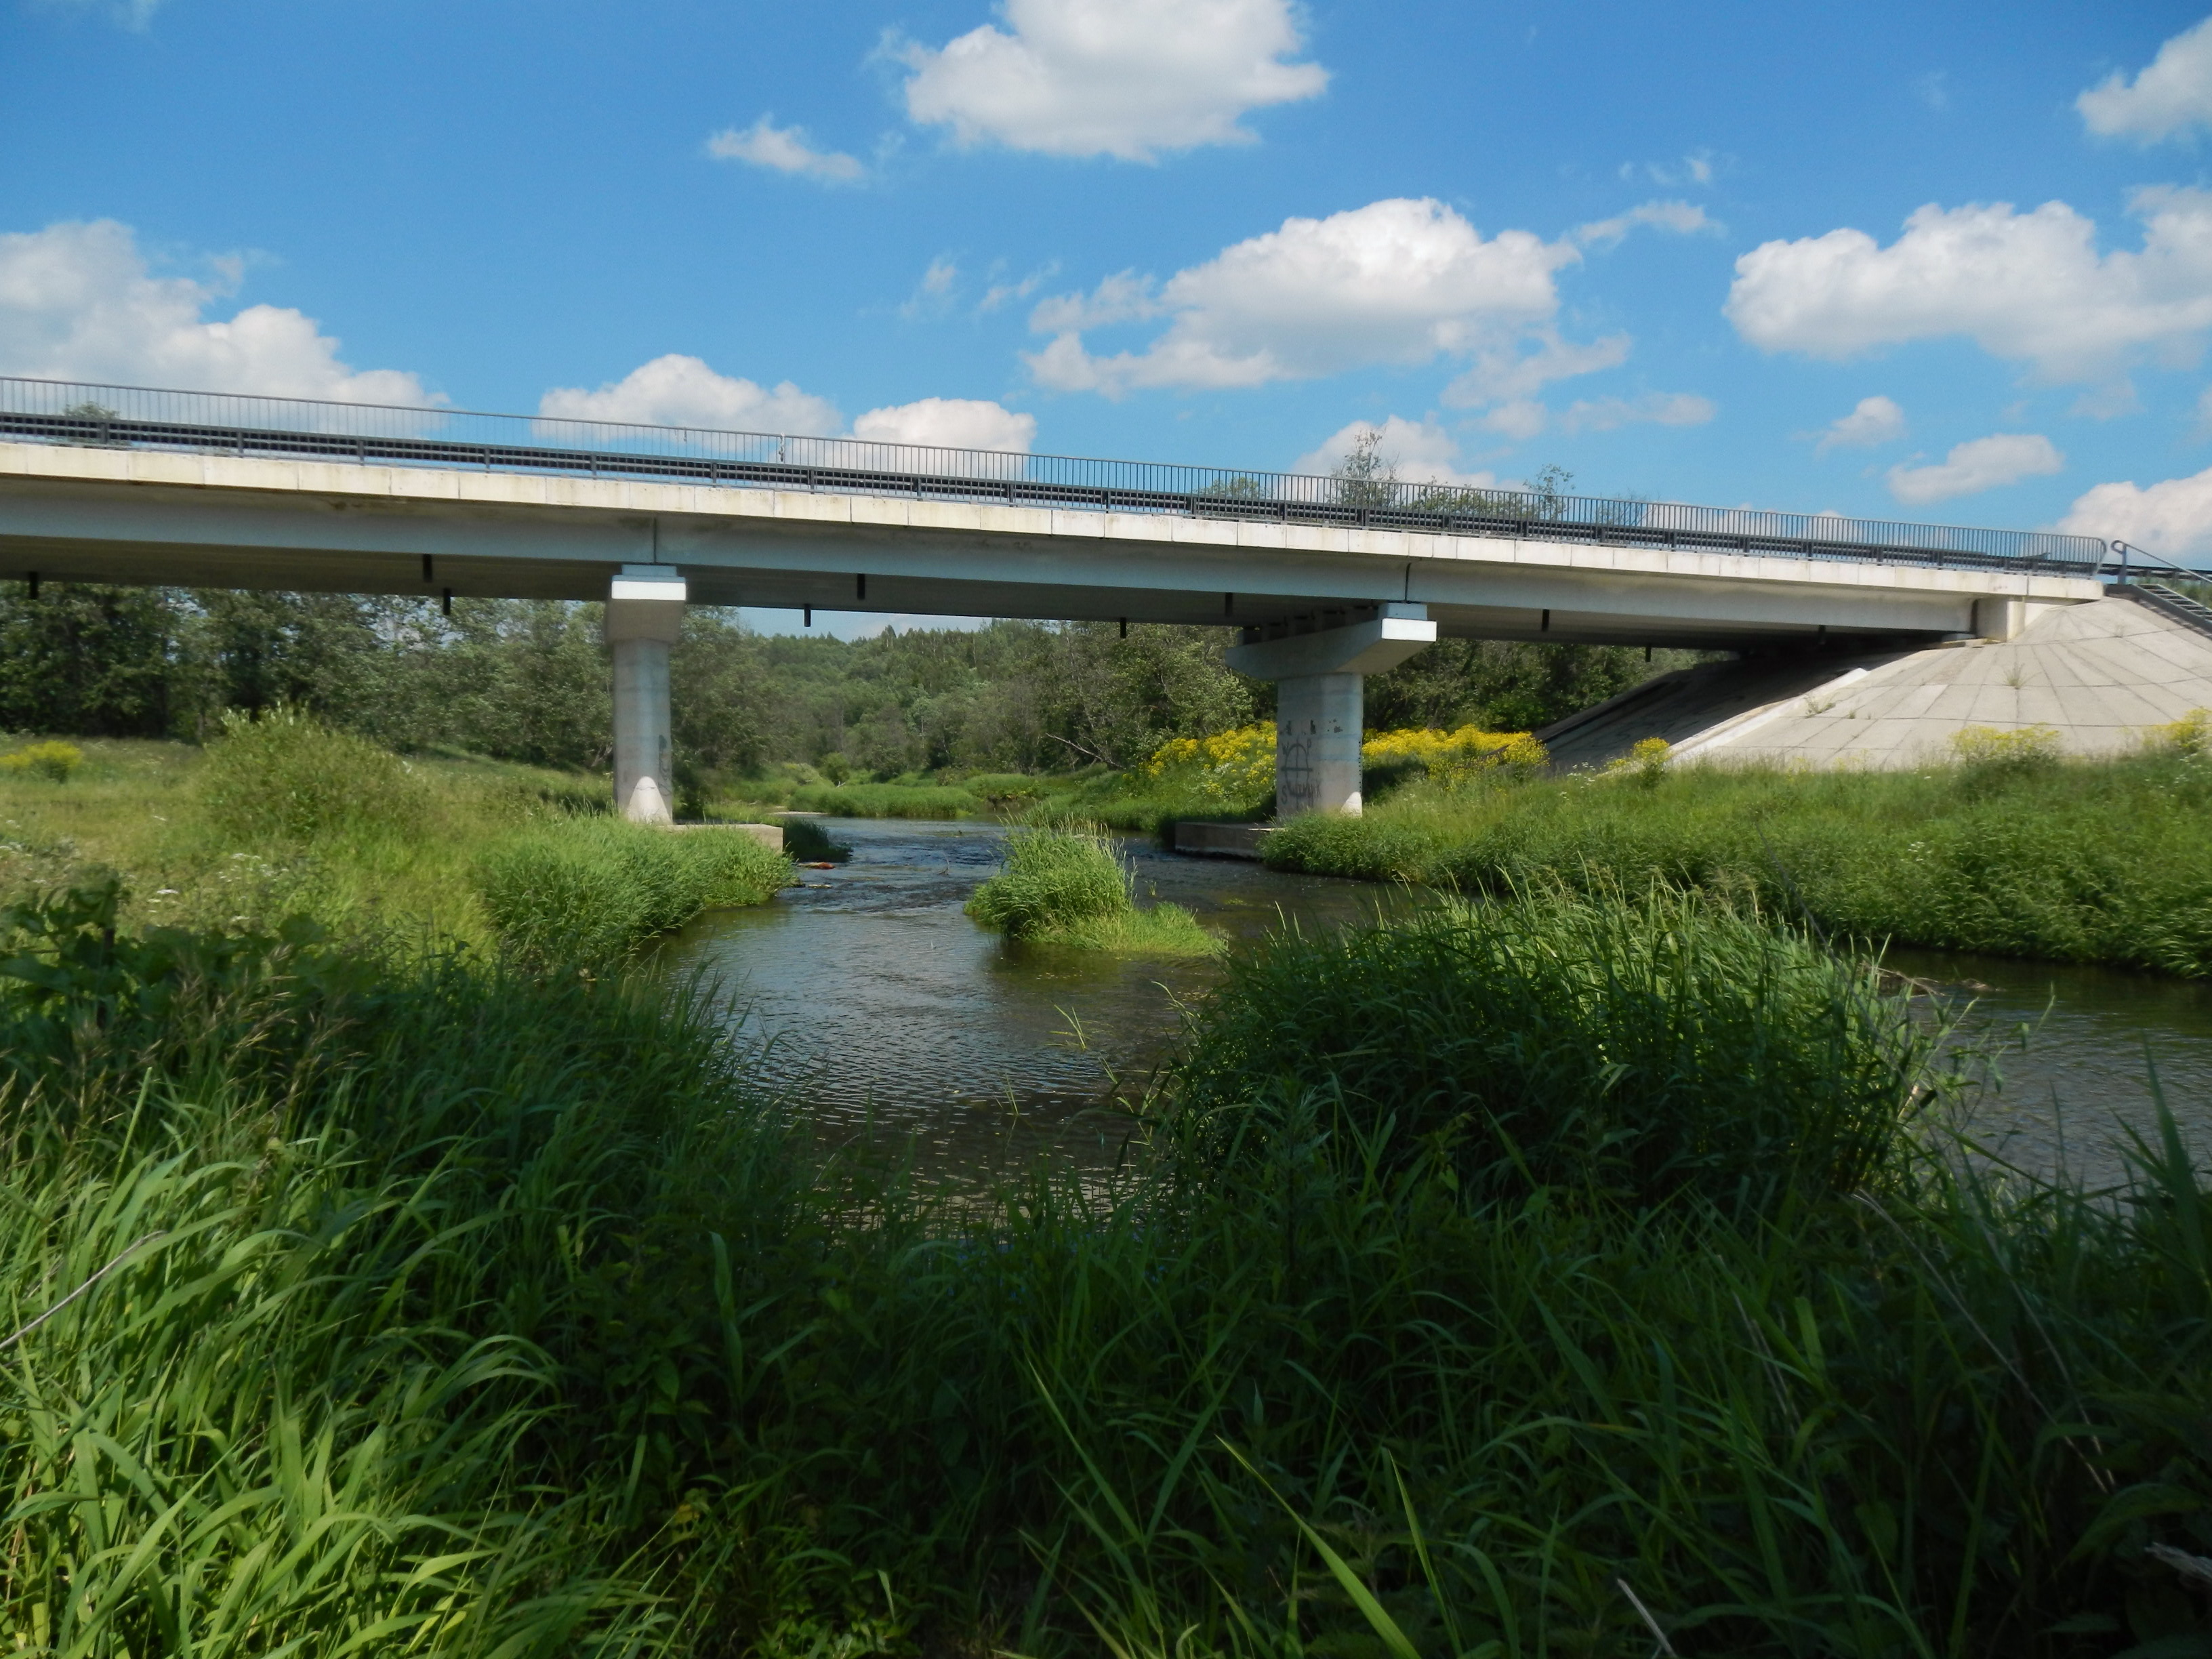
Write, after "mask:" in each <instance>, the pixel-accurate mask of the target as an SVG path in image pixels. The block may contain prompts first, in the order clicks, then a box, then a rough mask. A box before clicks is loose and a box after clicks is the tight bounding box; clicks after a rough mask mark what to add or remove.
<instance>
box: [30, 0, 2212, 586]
mask: <svg viewBox="0 0 2212 1659" xmlns="http://www.w3.org/2000/svg"><path fill="white" fill-rule="evenodd" d="M2203 3H2204V0H2195V3H2193V4H2189V5H2166V4H2158V3H2129V4H2118V5H2115V4H2111V3H2106V4H2102V5H2089V4H2077V5H2069V6H2057V5H2033V4H2017V3H2015V4H2008V5H2002V6H1999V5H1995V4H1983V5H1972V6H1967V5H1945V4H1929V3H1925V0H1922V3H1916V4H1911V5H1905V4H1887V3H1862V4H1858V5H1855V6H1850V7H1838V6H1833V5H1826V4H1823V5H1809V4H1776V3H1760V4H1752V3H1730V4H1708V5H1704V6H1698V7H1672V8H1660V7H1652V6H1649V5H1630V4H1626V3H1574V4H1554V5H1548V6H1542V7H1534V6H1528V5H1519V4H1498V5H1469V4H1458V5H1430V4H1420V3H1400V4H1396V5H1393V6H1388V7H1385V6H1379V5H1374V4H1367V5H1358V6H1352V5H1345V4H1330V3H1322V0H1316V3H1311V4H1309V5H1305V6H1303V7H1300V6H1293V5H1290V4H1287V3H1285V0H1172V3H1170V0H1119V3H1109V0H1002V3H1000V4H998V5H997V6H995V7H994V5H993V4H992V3H991V0H891V3H877V0H865V3H864V0H847V3H841V4H836V5H829V4H814V5H803V6H793V5H788V4H786V5H775V6H769V5H758V4H751V3H736V0H722V3H702V0H684V3H656V0H633V3H631V4H629V5H625V6H622V7H609V6H605V5H587V4H578V3H569V0H537V3H532V4H530V5H527V6H525V5H521V4H518V3H513V0H500V3H478V4H468V3H461V4H454V3H445V4H439V5H429V4H423V3H417V0H385V3H380V4H378V5H374V6H349V7H341V6H317V5H307V6H301V5H298V4H284V5H278V4H270V3H251V4H249V3H236V0H0V7H4V8H5V9H3V10H0V88H4V94H5V95H4V96H0V373H9V374H33V375H41V376H47V377H52V378H82V379H90V380H120V381H127V382H134V383H143V384H167V385H189V386H205V387H210V388H213V389H222V390H239V391H256V390H265V391H271V392H289V393H294V394H301V395H324V396H335V397H341V398H362V399H368V400H397V401H418V400H426V399H435V400H443V401H446V402H449V403H452V404H457V405H460V406H465V407H472V408H488V409H495V410H538V409H541V408H543V409H544V410H548V411H549V412H556V411H564V410H573V411H575V412H581V413H594V414H599V415H602V416H608V417H612V418H634V419H643V420H655V419H665V420H671V421H677V422H690V423H697V424H714V425H727V426H734V427H744V428H756V429H770V430H781V429H793V430H799V429H803V430H811V431H823V432H830V431H845V430H854V431H858V432H860V433H861V434H863V435H881V436H887V437H902V438H908V439H915V440H920V441H968V442H978V443H983V444H987V445H990V446H993V447H1034V448H1036V449H1038V450H1041V451H1054V452H1060V453H1077V454H1107V455H1116V456H1133V457H1138V458H1145V459H1168V460H1185V461H1197V462H1206V463H1219V464H1228V465H1246V466H1251V467H1255V468H1259V467H1291V466H1299V465H1303V466H1313V465H1325V463H1326V461H1327V460H1328V458H1330V457H1331V456H1333V455H1334V454H1335V453H1340V451H1341V449H1342V447H1344V445H1345V443H1346V441H1347V439H1348V436H1349V435H1350V434H1351V433H1352V431H1354V430H1356V429H1357V428H1358V425H1359V424H1360V423H1363V422H1364V423H1370V424H1373V425H1376V426H1378V427H1381V428H1383V431H1384V435H1385V436H1384V445H1383V447H1384V449H1385V451H1386V452H1387V453H1391V454H1393V455H1395V457H1396V458H1397V459H1398V461H1399V463H1400V470H1401V475H1403V476H1406V477H1432V476H1433V477H1449V478H1468V479H1474V480H1481V481H1492V480H1495V481H1512V480H1516V479H1519V478H1522V477H1527V476H1528V474H1530V473H1532V472H1533V471H1535V470H1536V469H1537V468H1538V467H1540V466H1541V465H1546V464H1547V463H1556V464H1558V465H1563V466H1565V467H1567V468H1569V469H1570V470H1571V471H1572V472H1573V473H1574V474H1575V476H1576V478H1577V487H1578V488H1580V489H1585V490H1588V491H1589V492H1591V493H1611V492H1614V491H1633V492H1640V493H1643V494H1645V495H1653V496H1658V497H1667V498H1673V499H1679V500H1688V501H1709V502H1716V503H1722V504H1733V503H1739V502H1741V503H1754V504H1757V505H1759V506H1764V507H1786V508H1796V509H1800V510H1820V509H1835V510H1838V511H1843V512H1847V513H1857V514H1862V515H1866V516H1879V517H1899V518H1911V519H1928V520H1941V521H1947V522H1965V523H1979V524H1991V525H2002V526H2047V525H2057V524H2063V525H2065V526H2068V527H2071V528H2079V529H2084V530H2089V531H2092V532H2096V533H2101V534H2105V535H2108V536H2110V535H2120V536H2125V537H2127V538H2129V539H2130V540H2134V541H2137V542H2140V543H2142V544H2146V545H2152V546H2155V547H2160V548H2162V549H2164V550H2168V551H2171V552H2175V553H2188V554H2200V555H2202V554H2212V392H2208V385H2207V381H2208V374H2207V370H2206V364H2205V362H2204V359H2203V346H2204V344H2205V342H2206V339H2207V337H2208V333H2212V189H2208V188H2207V186H2208V184H2212V181H2208V179H2207V178H2206V158H2207V153H2208V152H2207V149H2206V144H2207V141H2208V138H2212V20H2207V19H2206V18H2205V17H2204V16H2203V9H2202V8H2203Z"/></svg>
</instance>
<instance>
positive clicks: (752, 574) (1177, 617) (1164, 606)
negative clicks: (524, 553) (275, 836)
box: [0, 534, 1973, 650]
mask: <svg viewBox="0 0 2212 1659" xmlns="http://www.w3.org/2000/svg"><path fill="white" fill-rule="evenodd" d="M429 557H430V559H431V567H430V573H429V574H428V576H427V577H426V576H425V575H424V574H423V568H422V558H423V556H422V555H421V554H376V553H347V554H339V555H335V556H334V555H332V554H331V553H329V552H327V551H325V550H318V549H313V548H277V547H247V546H236V547H208V546H204V545H197V544H185V545H174V544H172V545H160V544H149V543H146V542H112V543H108V542H100V541H92V540H75V539H71V540H58V539H50V538H42V537H35V536H32V537H22V536H8V535H4V534H0V578H5V579H9V580H23V579H24V578H25V577H26V576H28V575H30V574H37V575H38V577H39V578H40V580H41V581H58V582H103V583H111V584H115V585H118V586H168V587H224V588H251V589H259V590H262V591H264V592H310V593H376V594H398V595H410V596H415V597H420V598H425V599H437V598H439V597H440V596H441V594H444V593H448V592H450V593H451V594H453V596H454V597H456V598H465V597H473V598H484V599H591V600H598V599H605V598H606V595H607V583H608V580H609V579H610V578H611V576H612V575H613V574H614V572H615V570H616V569H617V568H618V565H617V563H616V562H606V563H604V564H601V563H590V564H586V563H579V562H570V561H565V560H564V561H560V562H541V561H519V560H515V559H510V558H485V557H481V556H471V555H469V554H467V553H451V552H441V553H436V554H433V555H430V556H429ZM675 562H676V563H677V564H678V568H681V569H682V571H683V572H684V575H685V576H686V577H687V578H688V579H689V580H690V596H691V597H690V602H691V603H692V604H694V605H744V606H749V607H755V608H760V609H767V610H787V611H799V610H812V611H817V612H819V613H821V614H822V615H823V616H824V617H828V616H829V615H831V614H834V613H836V612H837V611H871V612H892V613H899V614H910V615H914V616H920V617H1022V618H1028V619H1030V620H1036V621H1053V622H1130V623H1187V624H1192V625H1197V626H1212V627H1230V628H1239V629H1242V628H1249V627H1254V626H1261V625H1264V624H1267V623H1288V622H1293V621H1299V620H1304V619H1305V618H1310V617H1311V618H1322V617H1328V616H1329V615H1330V614H1332V613H1333V612H1338V611H1343V610H1344V609H1345V607H1346V604H1347V602H1348V601H1347V598H1346V595H1345V594H1343V593H1342V592H1328V591H1326V590H1317V591H1313V592H1289V593H1285V592H1255V591H1253V590H1251V589H1249V588H1245V589H1243V590H1237V589H1234V588H1223V589H1220V590H1218V591H1216V590H1214V589H1212V588H1208V589H1206V590H1204V591H1202V592H1185V591H1177V590H1176V589H1163V588H1151V587H1143V586H1135V585H1125V586H1087V585H1085V586H1077V585H1066V584H1048V583H1043V582H1021V581H981V580H960V579H957V578H946V577H932V576H916V575H908V574H899V573H893V572H886V571H884V570H883V569H882V568H880V566H879V567H878V569H876V570H875V571H873V572H859V571H854V572H847V571H836V572H834V573H832V572H811V571H793V570H786V569H775V568H744V567H743V566H737V567H728V566H720V565H704V564H701V563H699V562H694V561H692V560H690V559H679V560H677V561H675ZM848 562H852V561H848ZM863 576H865V578H866V580H865V583H864V582H863V580H862V578H863ZM1406 591H1407V590H1406V589H1405V588H1404V587H1402V586H1401V588H1400V590H1399V592H1401V594H1402V593H1403V592H1406ZM1349 602H1350V603H1352V604H1363V603H1372V601H1369V600H1352V601H1349ZM1427 603H1428V612H1429V615H1430V616H1431V617H1432V618H1433V619H1434V620H1435V622H1436V623H1437V631H1438V633H1439V634H1440V635H1443V636H1444V637H1446V638H1452V639H1478V640H1551V641H1559V642H1562V643H1576V644H1588V645H1655V646H1675V647H1692V648H1697V649H1705V650H1745V649H1756V648H1773V647H1784V646H1787V645H1790V644H1792V643H1798V644H1811V643H1814V642H1815V641H1822V640H1826V639H1831V638H1834V639H1841V638H1844V637H1847V636H1848V637H1852V638H1859V639H1869V640H1881V639H1890V638H1900V639H1901V638H1906V637H1915V636H1926V637H1930V638H1940V637H1942V636H1943V635H1947V634H1952V633H1958V632H1962V631H1967V630H1970V629H1972V625H1973V624H1972V602H1971V600H1969V601H1967V602H1966V603H1964V604H1960V603H1956V602H1954V603H1952V604H1949V605H1943V606H1942V607H1941V608H1940V609H1938V610H1935V611H1933V613H1932V614H1929V613H1926V612H1923V614H1919V615H1907V616H1901V617H1894V618H1891V617H1860V618H1857V619H1854V620H1851V621H1841V620H1839V621H1838V623H1836V624H1834V625H1830V624H1827V623H1820V622H1814V621H1793V620H1790V619H1788V618H1781V617H1757V618H1743V619H1736V618H1729V617H1670V616H1667V615H1664V614H1655V613H1654V612H1653V611H1640V612H1632V613H1629V614H1622V613H1621V612H1620V611H1615V610H1612V609H1596V608H1580V607H1577V606H1575V605H1541V604H1531V603H1523V604H1519V605H1515V604H1511V603H1505V602H1499V603H1492V604H1481V603H1460V604H1453V603H1450V602H1449V601H1440V600H1436V599H1431V600H1430V601H1428V602H1427Z"/></svg>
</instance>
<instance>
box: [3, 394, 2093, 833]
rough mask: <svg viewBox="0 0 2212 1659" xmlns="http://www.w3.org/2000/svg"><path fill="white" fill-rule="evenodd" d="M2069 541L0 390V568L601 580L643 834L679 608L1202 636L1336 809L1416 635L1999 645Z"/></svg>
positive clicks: (208, 576) (1445, 490)
mask: <svg viewBox="0 0 2212 1659" xmlns="http://www.w3.org/2000/svg"><path fill="white" fill-rule="evenodd" d="M2110 556H2111V549H2110V548H2109V547H2108V546H2107V544H2106V543H2104V542H2102V541H2100V540H2098V539H2097V538H2092V537H2085V536H2064V535H2057V534H2051V533H2045V532H2022V531H2002V530H1977V529H1968V528H1963V527H1954V526H1928V525H1912V524H1895V523H1888V522H1884V521H1876V520H1859V519H1846V518H1840V517H1835V516H1831V515H1804V514H1795V513H1765V512H1758V511H1753V510H1749V509H1744V508H1730V507H1695V506H1689V505H1685V504H1681V503H1676V502H1666V501H1620V500H1606V499H1596V498H1590V497H1580V496H1566V495H1556V494H1550V493H1534V492H1527V491H1511V490H1493V489H1455V488H1449V487H1443V486H1437V485H1433V484H1414V483H1396V482H1384V481H1379V480H1374V481H1370V480H1356V479H1352V480H1348V479H1343V478H1334V477H1303V476H1298V475H1293V474H1283V473H1270V472H1251V471H1237V470H1233V469H1225V468H1208V467H1192V466H1176V465H1153V464H1149V463H1138V462H1125V461H1103V460H1091V459H1082V458H1078V457H1071V456H1052V455H1027V454H1013V453H1001V452H997V451H983V450H963V449H948V448H933V447H922V446H912V445H897V444H879V443H872V442H867V441H860V440H854V439H836V438H811V437H796V436H789V435H772V434H755V433H733V432H717V431H705V430H694V429H690V428H670V427H648V426H635V425H623V424H617V423H613V422H581V421H569V420H556V419H549V418H544V417H535V416H512V415H494V414H483V413H477V412H473V411H466V410H446V409H416V408H395V407H386V406H380V405H369V404H342V403H327V402H318V401H313V400H308V399H299V398H257V397H247V396H240V395H234V394H226V393H208V392H179V391H167V390H161V389H155V388H148V387H135V386H99V385H89V384H77V383H69V382H59V381H49V380H21V379H0V575H6V576H9V577H14V578H16V579H20V580H28V581H30V582H31V583H32V584H33V587H34V588H35V587H36V586H37V585H38V584H39V583H40V582H43V581H90V582H111V583H125V584H155V585H165V586H166V585H175V586H208V587H239V588H264V589H280V590H309V591H313V590H320V591H326V592H363V593H406V594H420V595H422V596H425V597H428V598H431V599H443V600H444V601H445V602H446V603H447V604H448V605H450V603H451V601H452V599H453V598H454V597H456V596H459V595H470V596H481V597H499V598H545V599H599V600H605V601H606V603H607V607H608V608H607V630H606V631H607V638H608V641H609V642H610V644H611V647H612V652H613V657H614V676H615V702H616V717H615V719H616V730H615V745H614V748H615V772H616V791H617V800H618V801H619V802H620V804H621V805H622V807H623V811H626V812H628V813H629V815H630V816H632V817H640V818H645V819H652V820H660V821H665V819H666V817H667V816H668V806H667V803H668V801H669V799H670V798H671V787H670V772H669V753H668V750H669V702H668V698H669V690H668V647H669V646H670V645H671V644H672V643H673V642H674V640H675V638H676V631H677V628H678V624H679V623H680V620H681V617H682V614H683V609H684V605H686V604H687V603H690V604H708V605H753V606H769V607H783V608H790V609H798V610H804V611H808V612H809V613H810V617H811V611H815V610H821V611H839V610H869V611H904V612H911V613H916V614H922V615H939V616H996V617H1036V618H1049V619H1068V620H1093V621H1107V622H1119V623H1121V624H1123V625H1124V626H1125V627H1126V625H1127V623H1131V622H1159V623H1200V624H1211V625H1216V626H1222V627H1228V628H1233V629H1238V630H1240V639H1239V642H1238V643H1237V645H1236V646H1235V647H1232V648H1231V651H1230V653H1229V661H1230V665H1231V667H1233V668H1236V669H1237V670H1238V671H1242V672H1244V673H1248V674H1251V675H1253V676H1255V677H1257V678H1268V679H1273V680H1276V681H1278V682H1279V692H1278V703H1279V715H1278V774H1279V804H1280V805H1281V806H1282V808H1283V810H1284V811H1285V813H1286V814H1287V813H1289V812H1292V811H1314V810H1323V811H1358V805H1359V763H1358V746H1359V734H1360V729H1361V719H1360V714H1361V701H1362V699H1361V682H1362V677H1363V676H1364V675H1365V674H1368V673H1372V672H1376V671H1381V670H1383V669H1385V668H1389V667H1391V666H1394V665H1396V664H1397V663H1399V662H1401V661H1403V660H1405V659H1406V658H1407V657H1408V656H1410V655H1412V654H1413V653H1414V652H1416V651H1418V650H1419V649H1420V648H1421V647H1422V646H1424V645H1425V644H1427V643H1429V642H1430V641H1433V640H1435V639H1437V637H1439V636H1440V635H1446V636H1454V637H1464V638H1483V639H1503V640H1553V641H1581V642H1587V643H1596V644H1632V645H1646V646H1653V645H1660V646H1691V647H1711V648H1719V649H1727V650H1737V651H1743V650H1773V649H1777V648H1783V649H1787V648H1790V647H1796V648H1797V649H1800V650H1804V649H1812V648H1820V647H1830V648H1844V649H1857V650H1865V649H1878V648H1883V647H1905V646H1909V645H1911V644H1914V643H1930V642H1934V641H1942V640H1950V639H1961V638H1974V637H1980V638H1990V639H2006V638H2009V637H2011V636H2012V635H2015V634H2016V633H2017V632H2018V631H2019V630H2020V629H2021V628H2022V627H2023V626H2024V625H2025V624H2026V623H2027V621H2028V620H2029V619H2030V617H2033V615H2034V614H2036V613H2037V612H2038V611H2041V610H2043V609H2045V608H2047V607H2050V606H2054V605H2079V604H2083V603H2087V602H2088V601H2091V600H2093V599H2097V598H2099V597H2100V595H2101V593H2102V592H2103V587H2102V585H2101V583H2100V580H2099V577H2100V571H2101V570H2102V569H2103V568H2104V566H2105V564H2106V561H2107V560H2108V558H2109V557H2110Z"/></svg>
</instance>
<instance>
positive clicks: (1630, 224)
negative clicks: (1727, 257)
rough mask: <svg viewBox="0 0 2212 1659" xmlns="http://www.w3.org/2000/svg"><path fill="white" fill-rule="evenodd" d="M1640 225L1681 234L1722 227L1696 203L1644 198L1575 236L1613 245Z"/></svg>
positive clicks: (1579, 241) (1595, 244)
mask: <svg viewBox="0 0 2212 1659" xmlns="http://www.w3.org/2000/svg"><path fill="white" fill-rule="evenodd" d="M1638 225H1648V226H1650V227H1651V228H1653V229H1655V230H1671V231H1673V232H1674V234H1676V235H1678V236H1687V235H1690V234H1692V233H1694V232H1697V231H1700V230H1710V231H1713V232H1716V233H1717V232H1719V231H1720V230H1721V229H1722V228H1723V227H1722V226H1721V224H1720V222H1718V221H1717V220H1715V219H1711V218H1708V217H1707V216H1706V214H1705V209H1703V208H1701V207H1699V206H1697V205H1696V204H1693V203H1690V202H1645V203H1643V204H1640V205H1638V206H1636V207H1632V208H1631V209H1629V210H1628V211H1627V212H1626V213H1617V214H1615V215H1614V216H1613V217H1612V218H1610V219H1599V220H1595V221H1594V222H1591V223H1589V224H1587V225H1583V226H1582V227H1580V228H1577V230H1576V231H1575V233H1574V240H1575V241H1576V242H1577V244H1578V245H1580V246H1583V247H1611V246H1613V244H1614V243H1616V242H1618V241H1620V239H1621V238H1622V237H1624V236H1626V235H1627V234H1628V233H1629V232H1630V231H1632V230H1633V229H1635V228H1637V227H1638Z"/></svg>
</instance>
